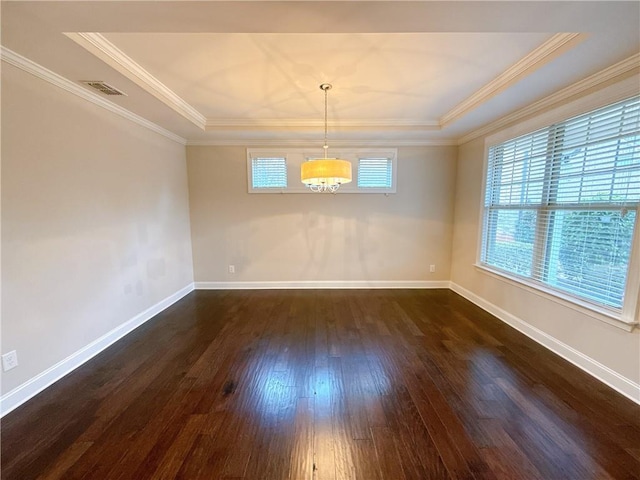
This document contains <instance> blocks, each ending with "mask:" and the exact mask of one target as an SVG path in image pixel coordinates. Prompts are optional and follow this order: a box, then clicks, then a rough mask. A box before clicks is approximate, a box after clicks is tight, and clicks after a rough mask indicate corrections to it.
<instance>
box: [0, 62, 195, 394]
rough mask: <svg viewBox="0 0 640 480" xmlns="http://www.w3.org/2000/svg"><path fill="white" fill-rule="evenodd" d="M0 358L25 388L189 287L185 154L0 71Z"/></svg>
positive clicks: (7, 377) (10, 70)
mask: <svg viewBox="0 0 640 480" xmlns="http://www.w3.org/2000/svg"><path fill="white" fill-rule="evenodd" d="M2 69H3V70H2V188H1V192H2V202H1V205H2V260H3V264H2V323H1V328H2V352H3V353H5V352H7V351H11V350H16V351H17V352H18V357H19V362H20V364H19V366H18V367H17V368H15V369H13V370H10V371H8V372H5V373H3V374H2V377H1V379H2V393H3V394H6V393H7V392H10V391H11V390H12V389H15V388H16V387H18V386H20V385H21V384H24V382H27V381H28V380H30V379H32V378H33V377H34V376H36V375H38V374H40V373H41V372H43V371H45V370H46V369H48V368H50V367H51V366H53V365H55V364H56V363H57V362H60V361H62V360H64V359H65V358H67V357H68V356H69V355H72V354H74V353H75V352H77V351H78V350H79V349H81V348H83V347H85V346H87V345H88V344H90V343H91V342H92V341H94V340H96V339H97V338H99V337H101V336H102V335H104V334H106V333H108V332H110V331H112V330H113V329H115V328H117V327H119V326H121V325H122V324H123V323H125V322H127V321H128V320H130V319H132V318H133V317H135V316H136V315H138V314H140V313H141V312H143V311H145V310H146V309H148V308H149V307H151V306H153V305H155V304H156V303H158V302H159V301H161V300H163V299H165V298H166V297H168V296H170V295H172V294H174V293H176V292H177V291H178V290H180V289H182V288H184V287H185V286H187V285H189V284H191V283H192V282H193V272H192V257H191V243H190V232H189V212H188V208H189V206H188V192H187V171H186V160H185V147H184V146H183V145H180V144H177V143H175V142H172V141H170V140H168V139H166V138H164V137H162V136H160V135H158V134H156V133H153V132H151V131H149V130H147V129H145V128H143V127H140V126H138V125H136V124H134V123H132V122H130V121H128V120H125V119H123V118H121V117H119V116H117V115H114V114H113V113H110V112H108V111H106V110H104V109H101V108H100V107H98V106H96V105H94V104H92V103H89V102H87V101H85V100H82V99H80V98H78V97H75V96H74V95H71V94H69V93H67V92H65V91H64V90H62V89H59V88H57V87H54V86H52V85H50V84H48V83H46V82H44V81H42V80H40V79H38V78H36V77H34V76H31V75H29V74H27V73H25V72H23V71H21V70H18V69H17V68H15V67H12V66H10V65H7V64H3V65H2Z"/></svg>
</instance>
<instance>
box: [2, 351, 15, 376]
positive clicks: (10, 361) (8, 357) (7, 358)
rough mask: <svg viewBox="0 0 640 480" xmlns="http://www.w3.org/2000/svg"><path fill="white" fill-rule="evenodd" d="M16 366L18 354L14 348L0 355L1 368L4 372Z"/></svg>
mask: <svg viewBox="0 0 640 480" xmlns="http://www.w3.org/2000/svg"><path fill="white" fill-rule="evenodd" d="M17 366H18V354H17V353H16V351H15V350H13V351H11V352H8V353H5V354H4V355H2V369H3V370H4V371H5V372H6V371H7V370H11V369H12V368H16V367H17Z"/></svg>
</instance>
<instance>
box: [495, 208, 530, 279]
mask: <svg viewBox="0 0 640 480" xmlns="http://www.w3.org/2000/svg"><path fill="white" fill-rule="evenodd" d="M487 223H488V224H487V230H488V239H487V242H486V246H485V249H486V257H485V261H486V262H487V263H489V264H491V265H493V266H496V267H499V268H502V269H504V270H507V271H509V272H512V273H516V274H518V275H524V276H527V277H528V276H530V275H531V266H532V265H531V264H532V262H531V260H532V257H533V243H534V240H535V228H536V212H535V210H493V211H491V212H490V213H489V217H488V222H487Z"/></svg>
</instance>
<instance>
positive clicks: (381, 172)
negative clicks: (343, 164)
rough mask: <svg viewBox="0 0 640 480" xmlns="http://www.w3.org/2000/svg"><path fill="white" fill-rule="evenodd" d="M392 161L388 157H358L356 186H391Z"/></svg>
mask: <svg viewBox="0 0 640 480" xmlns="http://www.w3.org/2000/svg"><path fill="white" fill-rule="evenodd" d="M392 180H393V162H392V161H391V159H390V158H360V159H359V160H358V188H391V186H392V185H393V183H392Z"/></svg>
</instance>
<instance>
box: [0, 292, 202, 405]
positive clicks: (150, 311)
mask: <svg viewBox="0 0 640 480" xmlns="http://www.w3.org/2000/svg"><path fill="white" fill-rule="evenodd" d="M192 291H193V283H191V284H189V285H187V286H186V287H184V288H182V289H180V290H178V291H177V292H176V293H174V294H172V295H169V296H168V297H167V298H165V299H164V300H161V301H160V302H158V303H156V304H155V305H153V306H151V307H149V308H147V309H146V310H145V311H144V312H141V313H139V314H138V315H136V316H135V317H133V318H132V319H130V320H128V321H127V322H125V323H123V324H122V325H120V326H118V327H116V328H114V329H113V330H111V331H110V332H108V333H106V334H104V335H103V336H102V337H100V338H98V339H97V340H94V341H93V342H91V343H90V344H88V345H87V346H85V347H83V348H81V349H80V350H78V351H77V352H75V353H73V354H71V355H69V356H68V357H67V358H65V359H64V360H61V361H60V362H58V363H56V364H55V365H53V366H52V367H50V368H48V369H46V370H45V371H44V372H42V373H40V374H38V375H36V376H35V377H33V378H32V379H30V380H27V381H26V382H25V383H23V384H22V385H20V386H18V387H16V388H14V389H13V390H11V391H10V392H8V393H6V394H5V395H3V396H2V397H0V417H3V416H5V415H6V414H7V413H9V412H11V411H12V410H14V409H16V408H17V407H19V406H20V405H22V404H23V403H24V402H26V401H27V400H29V399H30V398H32V397H34V396H35V395H37V394H38V393H40V392H41V391H42V390H44V389H45V388H47V387H48V386H49V385H51V384H53V383H55V382H57V381H58V380H60V379H61V378H62V377H64V376H65V375H67V374H68V373H71V372H72V371H73V370H75V369H76V368H78V367H79V366H80V365H82V364H83V363H85V362H87V361H89V360H90V359H92V358H93V357H95V356H96V355H97V354H99V353H100V352H102V351H103V350H104V349H106V348H107V347H109V346H110V345H111V344H113V343H115V342H117V341H118V340H120V339H121V338H122V337H124V336H125V335H127V334H128V333H129V332H131V331H132V330H134V329H136V328H137V327H139V326H140V325H142V324H143V323H145V322H146V321H147V320H149V319H151V318H152V317H154V316H155V315H157V314H158V313H160V312H162V311H163V310H165V309H166V308H168V307H169V306H171V305H173V304H174V303H175V302H177V301H178V300H180V299H181V298H182V297H184V296H185V295H187V294H188V293H190V292H192Z"/></svg>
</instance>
